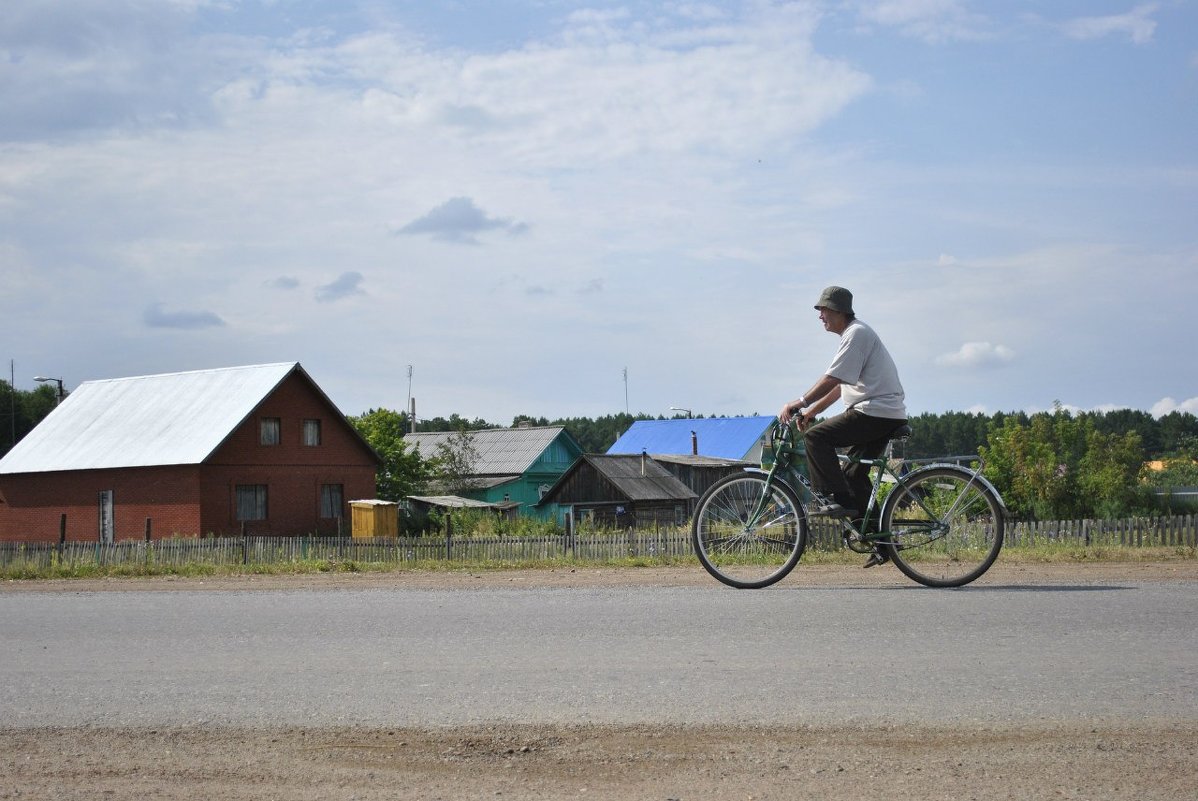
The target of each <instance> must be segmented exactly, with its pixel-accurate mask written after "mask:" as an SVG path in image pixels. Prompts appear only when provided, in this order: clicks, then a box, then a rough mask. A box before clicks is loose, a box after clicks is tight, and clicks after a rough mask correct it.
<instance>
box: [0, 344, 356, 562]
mask: <svg viewBox="0 0 1198 801" xmlns="http://www.w3.org/2000/svg"><path fill="white" fill-rule="evenodd" d="M378 464H379V459H378V456H377V454H375V452H374V451H373V449H371V447H370V446H369V445H368V444H367V443H366V441H365V440H364V439H362V437H361V436H360V435H359V434H358V433H357V431H356V430H355V429H354V428H353V427H352V426H351V425H350V424H349V423H348V421H346V419H345V416H344V415H343V414H341V412H340V411H338V409H337V407H336V406H335V405H334V404H333V403H332V401H330V400H329V398H328V397H327V396H326V395H325V394H324V392H322V391H321V389H320V388H319V387H318V386H317V385H316V383H315V382H314V381H313V380H312V379H311V377H310V376H309V375H308V374H307V373H306V372H305V371H304V369H303V368H302V367H301V366H300V365H299V364H298V363H295V362H286V363H282V364H265V365H257V366H249V367H232V368H226V369H217V370H201V371H196V372H186V373H169V374H164V375H149V376H138V377H133V378H118V379H108V380H99V381H88V382H85V383H83V384H81V385H80V386H79V387H78V388H77V389H76V390H75V391H74V392H72V393H71V394H70V396H68V397H67V398H66V399H65V400H64V401H63V402H62V405H61V406H59V407H57V408H56V409H55V410H54V411H53V412H51V413H50V414H49V415H48V416H47V417H46V418H45V419H44V420H43V421H42V422H41V423H40V424H39V425H38V426H37V427H36V428H34V429H33V431H31V432H30V433H29V434H28V435H27V436H26V437H25V438H24V439H22V440H21V441H20V442H19V443H17V445H16V446H15V447H14V448H13V449H12V450H11V451H9V452H8V454H6V455H5V457H4V458H3V459H0V540H5V541H46V540H51V541H52V540H57V539H58V537H59V530H60V529H59V527H60V521H61V520H62V516H63V515H65V516H66V537H67V539H70V540H97V541H101V542H111V541H114V540H121V539H134V538H141V537H144V536H145V530H146V520H147V518H148V519H149V520H150V521H151V531H152V535H153V537H154V538H156V539H158V538H163V537H171V536H197V535H207V534H216V535H221V534H232V533H237V532H240V531H242V530H245V531H246V532H247V533H251V534H312V533H321V534H335V533H338V532H339V531H344V533H345V534H347V535H348V533H349V531H348V528H349V527H348V525H344V526H343V524H342V521H343V520H345V519H346V518H347V517H348V514H347V513H348V509H349V502H350V501H351V500H358V499H364V498H372V497H373V496H374V492H375V471H376V470H377V468H378Z"/></svg>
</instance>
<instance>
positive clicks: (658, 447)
mask: <svg viewBox="0 0 1198 801" xmlns="http://www.w3.org/2000/svg"><path fill="white" fill-rule="evenodd" d="M774 420H775V418H773V417H706V418H702V419H699V420H638V421H636V422H635V423H633V424H632V425H631V426H630V427H629V429H628V430H627V431H625V432H624V434H623V435H622V436H621V437H620V438H619V439H618V440H616V442H615V444H614V445H612V446H611V447H610V448H608V449H607V452H608V453H641V452H642V451H644V452H646V453H648V454H650V455H653V454H688V453H691V452H692V451H691V447H692V445H691V432H692V431H693V432H694V434H695V438H696V440H697V444H698V449H699V455H700V456H715V457H718V458H721V459H743V460H745V461H750V462H755V461H757V459H758V456H759V453H760V448H761V443H762V441H763V438H764V437H766V436H767V435H768V433H769V428H770V426H771V425H772V424H773V422H774Z"/></svg>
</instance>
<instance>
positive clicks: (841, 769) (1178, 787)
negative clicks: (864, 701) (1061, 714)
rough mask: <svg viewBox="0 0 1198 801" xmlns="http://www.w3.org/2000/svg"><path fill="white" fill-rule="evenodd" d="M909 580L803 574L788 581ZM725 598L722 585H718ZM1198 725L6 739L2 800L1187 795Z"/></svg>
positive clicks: (260, 584) (814, 570)
mask: <svg viewBox="0 0 1198 801" xmlns="http://www.w3.org/2000/svg"><path fill="white" fill-rule="evenodd" d="M1195 580H1198V562H1194V561H1178V562H1160V563H1135V562H1129V563H1083V564H1046V565H1036V564H1023V565H1020V564H1009V563H1008V564H1002V563H1000V564H999V565H996V566H995V568H994V569H992V570H991V571H990V573H988V574H987V576H985V577H984V579H982V582H983V583H987V584H1069V585H1074V584H1076V585H1084V584H1092V583H1106V582H1118V583H1124V582H1127V583H1143V582H1157V581H1195ZM891 583H908V582H907V580H906V579H905V578H903V577H902V576H901V575H900V574H898V572H897V571H895V570H893V569H889V570H886V571H868V572H866V571H862V570H860V568H855V567H844V566H820V565H807V566H802V567H800V569H798V570H796V572H795V573H794V574H793V575H792V577H790V578H788V579H787V580H786V581H785V582H783V585H782V587H781V588H782V589H785V588H786V587H788V586H789V587H791V588H794V587H801V586H887V585H889V584H891ZM645 584H653V585H668V586H690V585H696V586H697V585H711V586H712V589H713V591H725V590H723V588H720V587H719V586H718V585H715V584H714V582H713V581H712V580H711V579H710V578H707V577H706V575H705V574H704V573H702V571H701V570H698V569H695V568H643V569H584V568H577V569H574V570H571V569H568V568H567V569H560V570H556V571H548V570H542V571H504V572H487V573H478V574H471V573H467V572H461V573H392V574H348V575H347V574H341V575H315V576H283V577H279V576H268V577H227V578H226V577H222V578H205V579H170V578H157V579H111V580H86V581H39V582H4V583H3V584H0V593H5V592H45V591H52V592H90V591H117V592H120V591H168V592H169V591H172V590H181V589H186V590H196V589H205V590H213V591H221V590H231V589H238V590H246V589H251V590H263V591H267V590H273V589H284V588H293V589H299V588H320V589H329V590H333V591H336V590H338V589H344V588H369V587H378V588H384V587H406V588H423V587H428V588H432V587H439V588H463V589H465V588H470V587H484V586H488V587H495V586H511V587H518V586H555V587H596V586H599V587H635V586H638V585H645ZM726 591H728V592H732V590H726ZM1196 788H1198V721H1182V722H1177V721H1134V722H1128V721H1120V722H1111V721H1095V722H1082V721H1064V722H1060V723H1057V724H1050V723H1039V722H1038V723H1036V724H1033V725H1026V726H1018V727H1012V726H995V725H991V724H982V723H979V724H973V725H965V726H955V727H910V726H902V727H893V726H891V727H879V726H870V727H849V726H844V727H836V726H820V727H803V726H797V727H792V728H777V727H739V726H715V727H713V726H703V727H686V726H683V727H672V726H671V727H667V726H662V727H655V726H644V725H638V726H592V725H588V726H540V725H537V726H534V725H496V726H482V725H480V726H470V727H454V728H434V729H409V728H385V729H378V728H350V729H296V728H277V729H240V728H218V729H211V728H206V729H199V728H156V729H123V728H103V727H82V728H40V729H37V728H35V729H13V728H7V727H4V726H3V711H2V710H0V799H47V800H48V799H54V800H55V801H68V800H69V799H85V798H86V799H89V801H90V800H91V799H96V798H114V799H123V798H137V799H193V798H220V799H229V800H230V801H239V800H240V799H255V800H257V799H286V801H306V800H307V799H346V800H347V801H348V800H349V799H360V800H361V801H374V800H375V799H380V800H381V799H397V800H399V799H445V801H458V800H459V799H483V798H486V799H492V801H494V799H562V798H603V799H659V800H660V801H668V799H678V801H693V800H694V799H821V801H840V800H841V799H844V800H845V801H847V800H848V799H854V800H856V799H866V798H887V799H896V800H897V801H908V800H911V799H921V800H922V799H954V800H955V799H979V800H981V801H988V800H989V799H1063V798H1076V799H1137V800H1145V801H1150V800H1152V799H1170V800H1172V799H1189V800H1190V801H1194V799H1198V789H1196Z"/></svg>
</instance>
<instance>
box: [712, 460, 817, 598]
mask: <svg viewBox="0 0 1198 801" xmlns="http://www.w3.org/2000/svg"><path fill="white" fill-rule="evenodd" d="M691 541H692V543H693V544H694V546H695V555H696V556H698V557H699V561H700V562H701V563H702V564H703V567H704V568H706V570H707V572H708V573H710V574H711V575H713V576H715V577H716V578H717V579H719V580H720V581H722V582H724V583H725V584H727V585H728V586H730V587H736V588H738V589H745V590H751V589H759V588H761V587H768V586H769V585H771V584H773V583H774V582H776V581H778V580H780V579H781V578H782V577H783V576H785V575H786V574H787V573H789V572H790V571H791V569H792V568H793V567H794V566H795V563H797V562H798V561H799V557H800V556H802V555H803V549H804V548H805V547H806V546H807V516H806V514H805V513H804V511H803V507H802V504H800V503H799V499H798V497H797V496H796V495H795V493H794V491H793V490H792V489H791V488H790V487H788V486H787V485H786V484H784V483H782V482H779V481H774V482H769V481H767V480H766V477H765V476H764V475H760V474H754V473H744V474H737V475H732V476H728V477H727V478H724V479H721V480H720V481H718V482H716V483H715V484H713V485H712V487H711V488H710V489H709V490H707V492H705V493H704V494H703V497H702V498H700V499H699V504H698V508H697V509H696V511H695V519H694V522H693V524H692V528H691Z"/></svg>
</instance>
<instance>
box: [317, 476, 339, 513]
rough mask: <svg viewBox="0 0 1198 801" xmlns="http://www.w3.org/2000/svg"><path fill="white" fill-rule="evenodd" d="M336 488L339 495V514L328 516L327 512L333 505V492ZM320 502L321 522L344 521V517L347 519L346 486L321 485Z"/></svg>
mask: <svg viewBox="0 0 1198 801" xmlns="http://www.w3.org/2000/svg"><path fill="white" fill-rule="evenodd" d="M334 487H336V488H337V489H336V495H337V498H336V500H337V504H336V506H337V508H336V512H337V513H336V514H335V515H326V514H325V512H326V511H327V510H328V509H329V507H330V506H331V505H332V494H333V493H332V492H331V491H332V489H333V488H334ZM326 491H328V493H327V496H326ZM318 501H319V503H320V509H319V510H318V511H319V516H320V519H321V520H341V519H344V517H345V485H344V484H334V483H329V484H321V485H320V497H319V498H318Z"/></svg>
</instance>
